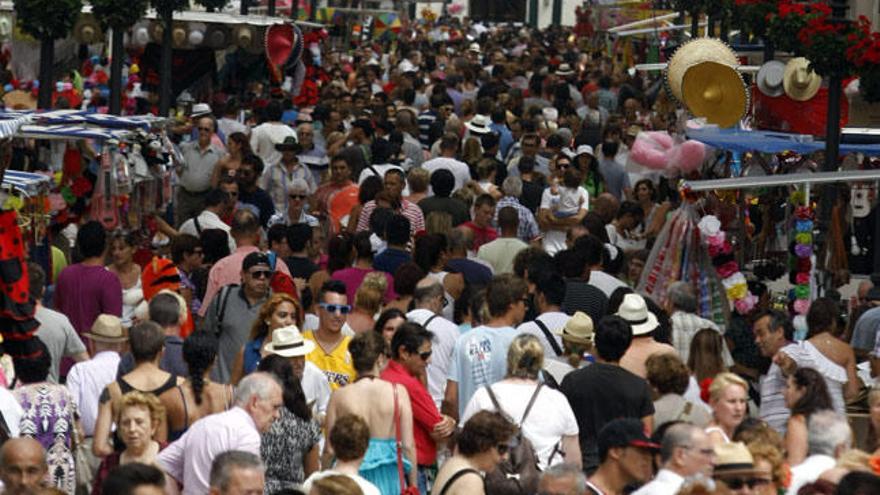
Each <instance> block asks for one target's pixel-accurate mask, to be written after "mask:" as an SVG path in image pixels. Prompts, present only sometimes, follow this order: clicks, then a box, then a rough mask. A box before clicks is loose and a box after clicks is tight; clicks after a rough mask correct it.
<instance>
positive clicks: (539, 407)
mask: <svg viewBox="0 0 880 495" xmlns="http://www.w3.org/2000/svg"><path fill="white" fill-rule="evenodd" d="M536 386H537V385H536V384H535V383H529V382H523V381H519V380H516V381H507V380H504V381H501V382H498V383H495V384H493V385H492V392H493V393H494V394H495V397H496V398H498V404H499V405H500V406H501V409H503V410H504V413H505V414H507V415H508V416H510V417H511V418H513V420H514V421H516V422H519V420H520V419H521V418H522V416H523V413H524V412H525V410H526V406H528V404H529V400H530V399H531V398H532V394H533V393H534V392H535V387H536ZM483 410H488V411H494V410H495V406H494V405H493V404H492V399H491V398H489V393H488V392H487V391H486V388H485V387H480V389H479V390H477V391H476V393H474V396H473V397H472V398H471V401H470V402H469V403H468V405H467V407H466V408H465V410H464V414H463V415H462V417H461V423H462V424H464V423H465V422H467V420H468V419H470V417H471V416H473V415H474V414H476V413H477V412H479V411H483ZM522 431H523V434H524V435H525V437H526V438H528V439H529V441H530V442H532V447H533V448H534V449H535V455H536V456H537V457H538V465H539V467H540V469H541V470H542V471H543V470H545V469H547V467H548V466H552V465H555V464H561V463H563V462H565V458H564V457H563V456H562V454H561V448H562V447H561V445H560V442H561V441H562V437H563V436H567V435H577V434H578V425H577V420H576V419H575V417H574V412H573V411H572V410H571V406H570V405H569V404H568V400H567V399H566V398H565V396H564V395H562V393H561V392H559V391H557V390H553V389H551V388H548V387H541V391H540V392H539V394H538V397H537V399H536V400H535V404H534V405H533V406H532V410H531V411H530V412H529V416H528V417H527V418H526V422H525V423H524V424H523V425H522ZM554 450H555V451H556V452H555V453H554ZM551 455H552V459H551V460H550V462H549V463H548V462H547V461H548V459H550V458H551Z"/></svg>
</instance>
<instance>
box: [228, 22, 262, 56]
mask: <svg viewBox="0 0 880 495" xmlns="http://www.w3.org/2000/svg"><path fill="white" fill-rule="evenodd" d="M234 33H235V35H234V36H233V39H234V40H235V44H236V45H238V47H239V48H241V49H243V50H245V51H247V52H249V53H259V52H260V51H261V50H262V49H263V46H262V43H260V41H259V40H260V38H259V33H257V32H256V28H255V27H253V26H248V25H240V26H237V27H236V28H235V30H234Z"/></svg>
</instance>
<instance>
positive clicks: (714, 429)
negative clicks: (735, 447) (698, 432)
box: [703, 426, 730, 443]
mask: <svg viewBox="0 0 880 495" xmlns="http://www.w3.org/2000/svg"><path fill="white" fill-rule="evenodd" d="M703 431H704V432H705V433H706V434H707V435H708V434H709V433H714V432H718V433H721V437H722V438H723V439H724V443H730V438H728V437H727V433H724V430H722V429H721V427H719V426H710V427H708V428H706V429H705V430H703Z"/></svg>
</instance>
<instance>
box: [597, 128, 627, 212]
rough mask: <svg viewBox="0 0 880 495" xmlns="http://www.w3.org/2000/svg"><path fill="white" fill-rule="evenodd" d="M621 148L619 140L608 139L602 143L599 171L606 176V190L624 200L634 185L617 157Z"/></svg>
mask: <svg viewBox="0 0 880 495" xmlns="http://www.w3.org/2000/svg"><path fill="white" fill-rule="evenodd" d="M619 150H620V144H619V143H618V142H617V141H607V140H606V141H604V142H603V143H602V156H601V158H600V159H599V172H600V173H601V174H602V177H603V178H605V190H606V191H608V193H609V194H611V195H613V196H614V197H615V198H617V199H619V200H621V201H623V200H624V199H625V198H627V197H629V196H630V194H631V193H632V185H631V184H630V183H629V174H627V173H626V170H624V168H623V165H621V164H620V163H618V162H617V160H616V159H615V158H616V157H617V152H618V151H619Z"/></svg>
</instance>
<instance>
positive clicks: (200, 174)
mask: <svg viewBox="0 0 880 495" xmlns="http://www.w3.org/2000/svg"><path fill="white" fill-rule="evenodd" d="M197 129H198V133H199V139H198V140H195V141H190V142H187V143H183V144H181V145H180V152H181V154H182V155H183V164H182V165H181V167H180V168H179V170H178V171H177V172H178V177H179V179H178V181H179V182H178V183H179V185H180V187H178V188H177V198H176V200H177V201H176V204H177V210H176V211H175V217H174V221H175V225H181V224H182V223H183V222H185V221H186V220H188V219H190V218H193V217H195V216H196V215H198V214H199V213H200V212H201V211H202V209H204V207H205V199H206V198H207V196H208V191H209V190H210V188H211V175H212V174H213V173H214V167H215V166H216V165H217V162H218V161H219V160H220V158H222V157H223V154H224V153H223V151H222V150H221V149H220V148H219V147H218V146H217V145H215V144H213V143H212V141H211V137H212V136H213V135H214V119H212V118H211V117H202V118H200V119H198V120H197Z"/></svg>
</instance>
